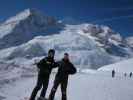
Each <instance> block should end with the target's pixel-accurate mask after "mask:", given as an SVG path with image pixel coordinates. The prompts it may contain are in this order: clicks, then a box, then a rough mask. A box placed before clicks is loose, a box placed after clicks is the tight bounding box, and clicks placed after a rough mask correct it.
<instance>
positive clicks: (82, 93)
mask: <svg viewBox="0 0 133 100" xmlns="http://www.w3.org/2000/svg"><path fill="white" fill-rule="evenodd" d="M53 81H54V75H52V76H51V81H50V82H49V88H48V91H47V97H48V94H49V92H50V90H51V87H52V85H53ZM35 84H36V77H34V78H33V77H30V78H20V79H18V80H17V81H16V82H13V83H12V84H10V85H9V84H8V85H5V86H3V88H2V89H0V95H1V97H3V98H5V99H2V100H24V98H29V96H30V94H31V92H32V89H33V88H34V86H35ZM132 84H133V79H129V78H126V79H125V77H116V78H111V76H103V75H102V74H101V75H97V74H92V75H88V74H76V75H74V76H72V77H70V80H69V84H68V91H67V93H68V99H69V100H132V99H133V87H132ZM12 90H13V91H12ZM38 95H39V94H38ZM60 98H61V93H60V87H59V90H58V91H57V93H56V96H55V100H57V99H58V100H60Z"/></svg>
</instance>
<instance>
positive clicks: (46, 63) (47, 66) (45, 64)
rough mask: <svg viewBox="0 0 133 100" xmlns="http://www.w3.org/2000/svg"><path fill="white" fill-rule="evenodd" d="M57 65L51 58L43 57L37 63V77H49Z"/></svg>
mask: <svg viewBox="0 0 133 100" xmlns="http://www.w3.org/2000/svg"><path fill="white" fill-rule="evenodd" d="M57 66H58V63H56V62H55V60H54V59H53V58H49V57H45V58H43V59H42V60H40V62H39V63H37V67H38V68H39V75H50V74H51V71H52V69H53V68H56V67H57Z"/></svg>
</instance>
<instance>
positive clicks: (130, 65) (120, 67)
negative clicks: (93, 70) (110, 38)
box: [98, 59, 133, 73]
mask: <svg viewBox="0 0 133 100" xmlns="http://www.w3.org/2000/svg"><path fill="white" fill-rule="evenodd" d="M113 69H114V70H115V71H116V72H122V73H125V72H127V73H130V72H133V59H128V60H125V61H121V62H118V63H114V64H110V65H107V66H104V67H101V68H99V69H98V70H102V71H112V70H113Z"/></svg>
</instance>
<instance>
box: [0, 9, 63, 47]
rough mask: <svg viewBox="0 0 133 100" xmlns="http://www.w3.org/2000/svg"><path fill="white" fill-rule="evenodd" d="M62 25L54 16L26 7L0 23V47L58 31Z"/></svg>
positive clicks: (14, 44)
mask: <svg viewBox="0 0 133 100" xmlns="http://www.w3.org/2000/svg"><path fill="white" fill-rule="evenodd" d="M62 27H63V25H62V24H59V23H58V22H57V21H56V20H55V19H54V18H53V17H49V16H46V15H44V14H43V13H42V12H40V11H38V10H36V9H26V10H24V11H23V12H20V13H19V14H17V15H16V16H14V17H11V18H9V19H8V20H6V21H5V22H4V23H2V24H1V25H0V49H3V48H9V47H12V46H18V45H20V44H22V43H25V42H27V41H29V40H31V39H33V38H34V37H35V36H37V35H40V34H43V35H48V34H49V35H50V34H53V33H58V31H59V30H61V29H62Z"/></svg>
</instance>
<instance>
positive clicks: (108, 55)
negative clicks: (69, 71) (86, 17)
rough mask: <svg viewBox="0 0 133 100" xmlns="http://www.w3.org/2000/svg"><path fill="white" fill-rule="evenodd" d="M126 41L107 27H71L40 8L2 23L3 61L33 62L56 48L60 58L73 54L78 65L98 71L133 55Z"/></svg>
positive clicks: (22, 13)
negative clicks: (45, 13)
mask: <svg viewBox="0 0 133 100" xmlns="http://www.w3.org/2000/svg"><path fill="white" fill-rule="evenodd" d="M124 41H125V39H124V38H123V37H122V36H121V35H120V34H119V33H116V32H115V31H113V30H112V29H111V28H109V27H107V26H100V25H93V24H88V23H84V24H79V25H67V24H64V23H62V22H61V21H57V20H56V19H54V18H53V17H48V16H46V15H44V14H43V13H42V12H40V11H38V10H36V9H26V10H24V11H23V12H20V13H19V14H17V15H16V16H14V17H11V18H9V19H8V20H6V21H5V22H4V23H3V24H1V26H0V49H1V50H0V55H1V56H0V61H2V62H3V61H4V62H12V63H13V62H14V63H16V61H17V63H18V62H19V61H18V60H17V59H19V60H20V59H25V61H26V62H29V61H31V59H34V58H36V57H38V58H40V57H42V56H45V55H46V53H47V51H48V49H50V48H54V49H55V50H56V59H61V58H62V56H63V53H64V52H69V53H70V55H71V60H72V61H73V62H74V64H75V65H77V66H80V68H92V69H97V68H99V67H101V66H103V65H107V64H112V63H115V62H118V61H120V60H124V59H127V58H130V57H132V56H133V52H132V49H131V47H130V46H128V45H127V44H126V43H125V42H124ZM99 58H100V59H99ZM33 62H34V60H32V63H33ZM18 65H19V63H18Z"/></svg>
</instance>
